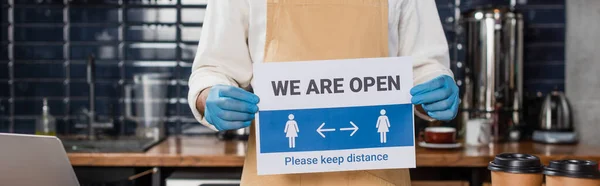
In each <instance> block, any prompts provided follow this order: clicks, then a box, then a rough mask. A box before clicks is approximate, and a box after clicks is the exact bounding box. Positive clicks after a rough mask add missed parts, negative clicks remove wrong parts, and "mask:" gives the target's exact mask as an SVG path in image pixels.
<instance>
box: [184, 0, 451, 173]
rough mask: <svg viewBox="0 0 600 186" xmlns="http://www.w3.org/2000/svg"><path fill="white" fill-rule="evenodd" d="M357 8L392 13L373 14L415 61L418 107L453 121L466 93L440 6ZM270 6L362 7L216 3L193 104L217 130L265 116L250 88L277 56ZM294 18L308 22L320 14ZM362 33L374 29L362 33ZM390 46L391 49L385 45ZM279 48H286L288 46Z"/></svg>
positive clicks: (198, 60) (426, 2) (415, 2)
mask: <svg viewBox="0 0 600 186" xmlns="http://www.w3.org/2000/svg"><path fill="white" fill-rule="evenodd" d="M356 1H357V2H358V3H384V4H385V6H387V7H385V9H384V10H385V12H375V13H374V14H370V15H382V14H389V16H385V17H386V19H388V20H387V23H388V24H386V25H384V29H387V33H388V36H387V37H386V38H387V45H386V50H385V54H386V55H387V54H388V50H389V56H391V57H393V56H412V57H413V58H414V65H413V74H414V84H415V86H414V87H413V88H412V89H411V90H410V94H411V95H412V96H413V97H412V100H411V101H412V103H413V104H415V105H422V107H423V109H424V110H425V111H426V112H427V114H428V115H429V116H430V117H432V118H434V119H437V120H451V119H453V118H454V117H455V116H456V113H457V109H458V104H459V100H458V87H457V86H456V83H455V82H454V79H453V74H452V72H451V71H450V69H449V53H448V44H447V42H446V38H445V36H444V32H443V30H442V26H441V22H440V19H439V16H438V12H437V9H436V4H435V2H434V0H368V1H363V0H356ZM267 2H269V3H290V2H291V3H304V2H310V3H311V4H310V5H311V7H316V6H321V5H320V4H323V5H322V6H323V7H318V8H320V9H319V10H323V9H325V8H333V9H336V8H337V7H335V6H331V4H325V3H332V2H341V3H348V2H350V3H357V2H353V0H350V1H348V0H343V1H342V0H337V1H336V0H328V1H306V0H284V1H274V0H209V1H208V9H207V12H206V14H205V20H204V24H203V29H202V35H201V38H200V44H199V46H198V51H197V53H196V57H195V59H194V63H193V66H192V74H191V76H190V79H189V93H188V101H189V105H190V107H191V109H192V112H193V114H194V116H195V118H196V119H197V120H198V121H200V122H201V123H202V124H204V125H206V126H208V127H210V128H212V129H215V130H233V129H239V128H244V127H248V126H249V125H250V124H251V122H252V120H253V119H254V114H255V113H256V112H258V110H259V108H258V107H257V103H258V102H259V98H258V97H257V96H256V95H254V94H253V93H251V92H248V91H247V90H246V89H248V88H249V87H250V82H251V79H252V63H262V62H265V61H267V57H265V56H266V55H265V53H267V54H270V53H268V51H270V50H266V49H265V47H266V43H267V44H272V42H266V40H269V39H270V37H268V35H267V22H269V21H270V19H271V17H269V14H267V9H268V6H267V5H266V3H267ZM270 5H271V4H270ZM282 7H283V6H282ZM287 7H290V6H287ZM287 7H286V8H287ZM354 9H355V7H350V8H349V9H347V12H351V11H353V10H354ZM315 10H317V9H315ZM338 10H339V9H338ZM338 10H336V11H338ZM345 10H346V9H345ZM347 12H346V13H347ZM290 13H296V14H295V15H302V16H306V15H309V14H314V13H315V12H309V13H306V14H303V13H301V12H300V13H298V12H290ZM371 13H373V12H371ZM309 16H310V15H309ZM345 16H347V15H345ZM328 18H330V17H328ZM319 19H320V18H319ZM340 19H343V16H340ZM289 20H291V19H289ZM289 20H288V21H289ZM317 20H318V19H317ZM278 21H286V20H278ZM318 21H319V20H318ZM336 22H337V21H335V20H334V21H332V22H331V24H328V23H325V24H320V26H327V27H329V26H331V25H337V24H338V23H336ZM345 22H348V21H347V20H346V21H345ZM383 22H385V21H383ZM270 23H273V22H270ZM274 23H280V22H274ZM339 24H342V23H339ZM295 26H297V25H295ZM310 26H311V28H310V29H314V27H316V26H317V24H315V25H310ZM356 26H357V27H358V26H360V24H357V25H356ZM296 29H297V27H296ZM307 29H308V28H307ZM361 29H363V30H368V29H369V28H360V29H357V30H361ZM340 31H343V30H340ZM348 32H353V31H348ZM376 33H377V32H376ZM291 35H295V34H291ZM384 37H385V36H384ZM304 39H307V40H310V39H311V38H306V37H305V38H304ZM348 39H353V38H348ZM366 39H369V38H366ZM282 40H284V39H282ZM383 40H384V42H385V39H383ZM287 41H289V40H287ZM317 42H319V41H317ZM323 42H328V41H323ZM279 44H280V47H281V45H282V44H284V43H279ZM295 45H299V44H295ZM300 47H303V46H300ZM358 47H361V46H358ZM305 48H306V47H304V49H305ZM291 51H295V50H291ZM304 52H305V53H308V54H310V53H312V52H314V53H316V52H318V51H310V50H304ZM277 55H282V54H277ZM380 57H384V56H380ZM294 60H297V59H294ZM252 148H253V147H252ZM247 163H248V162H247Z"/></svg>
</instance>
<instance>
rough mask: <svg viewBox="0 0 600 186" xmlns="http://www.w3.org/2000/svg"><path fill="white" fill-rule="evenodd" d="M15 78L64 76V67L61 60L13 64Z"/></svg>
mask: <svg viewBox="0 0 600 186" xmlns="http://www.w3.org/2000/svg"><path fill="white" fill-rule="evenodd" d="M14 70H15V76H14V77H15V78H17V79H43V78H53V79H54V78H60V79H62V78H65V68H64V65H63V63H62V62H61V61H56V62H49V63H22V62H17V63H15V65H14Z"/></svg>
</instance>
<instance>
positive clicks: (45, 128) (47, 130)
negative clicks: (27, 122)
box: [35, 98, 56, 136]
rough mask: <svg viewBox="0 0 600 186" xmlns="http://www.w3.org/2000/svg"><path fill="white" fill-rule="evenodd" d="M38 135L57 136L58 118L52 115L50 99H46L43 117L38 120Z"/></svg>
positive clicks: (36, 132)
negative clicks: (49, 104)
mask: <svg viewBox="0 0 600 186" xmlns="http://www.w3.org/2000/svg"><path fill="white" fill-rule="evenodd" d="M35 134H36V135H47V136H56V118H54V116H52V115H50V107H49V106H48V99H47V98H44V106H43V107H42V116H41V117H40V118H38V120H37V122H36V126H35Z"/></svg>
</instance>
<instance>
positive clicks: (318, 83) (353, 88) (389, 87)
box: [271, 75, 400, 96]
mask: <svg viewBox="0 0 600 186" xmlns="http://www.w3.org/2000/svg"><path fill="white" fill-rule="evenodd" d="M303 83H306V84H307V85H308V86H303ZM271 87H272V88H273V89H272V90H273V95H275V96H296V95H315V94H342V93H345V92H370V91H379V92H381V91H397V90H400V75H390V76H375V77H352V78H330V79H311V80H310V81H307V82H303V81H300V80H278V81H271ZM300 87H306V88H305V89H301V88H300Z"/></svg>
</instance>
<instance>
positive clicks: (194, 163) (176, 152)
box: [68, 136, 600, 167]
mask: <svg viewBox="0 0 600 186" xmlns="http://www.w3.org/2000/svg"><path fill="white" fill-rule="evenodd" d="M245 145H246V142H243V141H221V140H218V139H217V138H216V137H214V136H195V137H187V136H174V137H169V138H168V139H166V140H165V141H163V142H161V143H160V144H158V145H156V146H154V147H152V148H151V149H150V150H148V151H147V152H145V153H69V154H68V156H69V159H70V160H71V164H73V165H74V166H110V167H150V166H158V167H241V166H242V165H243V163H244V155H245V152H246V147H245ZM416 152H417V166H419V167H487V164H488V162H490V161H491V160H492V159H493V157H494V156H495V155H496V154H499V153H502V152H519V153H527V154H534V155H536V156H538V157H540V158H541V159H542V161H543V162H544V163H545V164H546V163H548V161H550V160H557V159H568V158H571V159H587V160H594V161H600V148H598V147H588V146H584V145H546V144H537V143H532V142H521V143H502V144H494V145H491V146H489V147H488V146H486V147H463V148H460V149H455V150H438V149H424V148H421V147H417V151H416Z"/></svg>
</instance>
